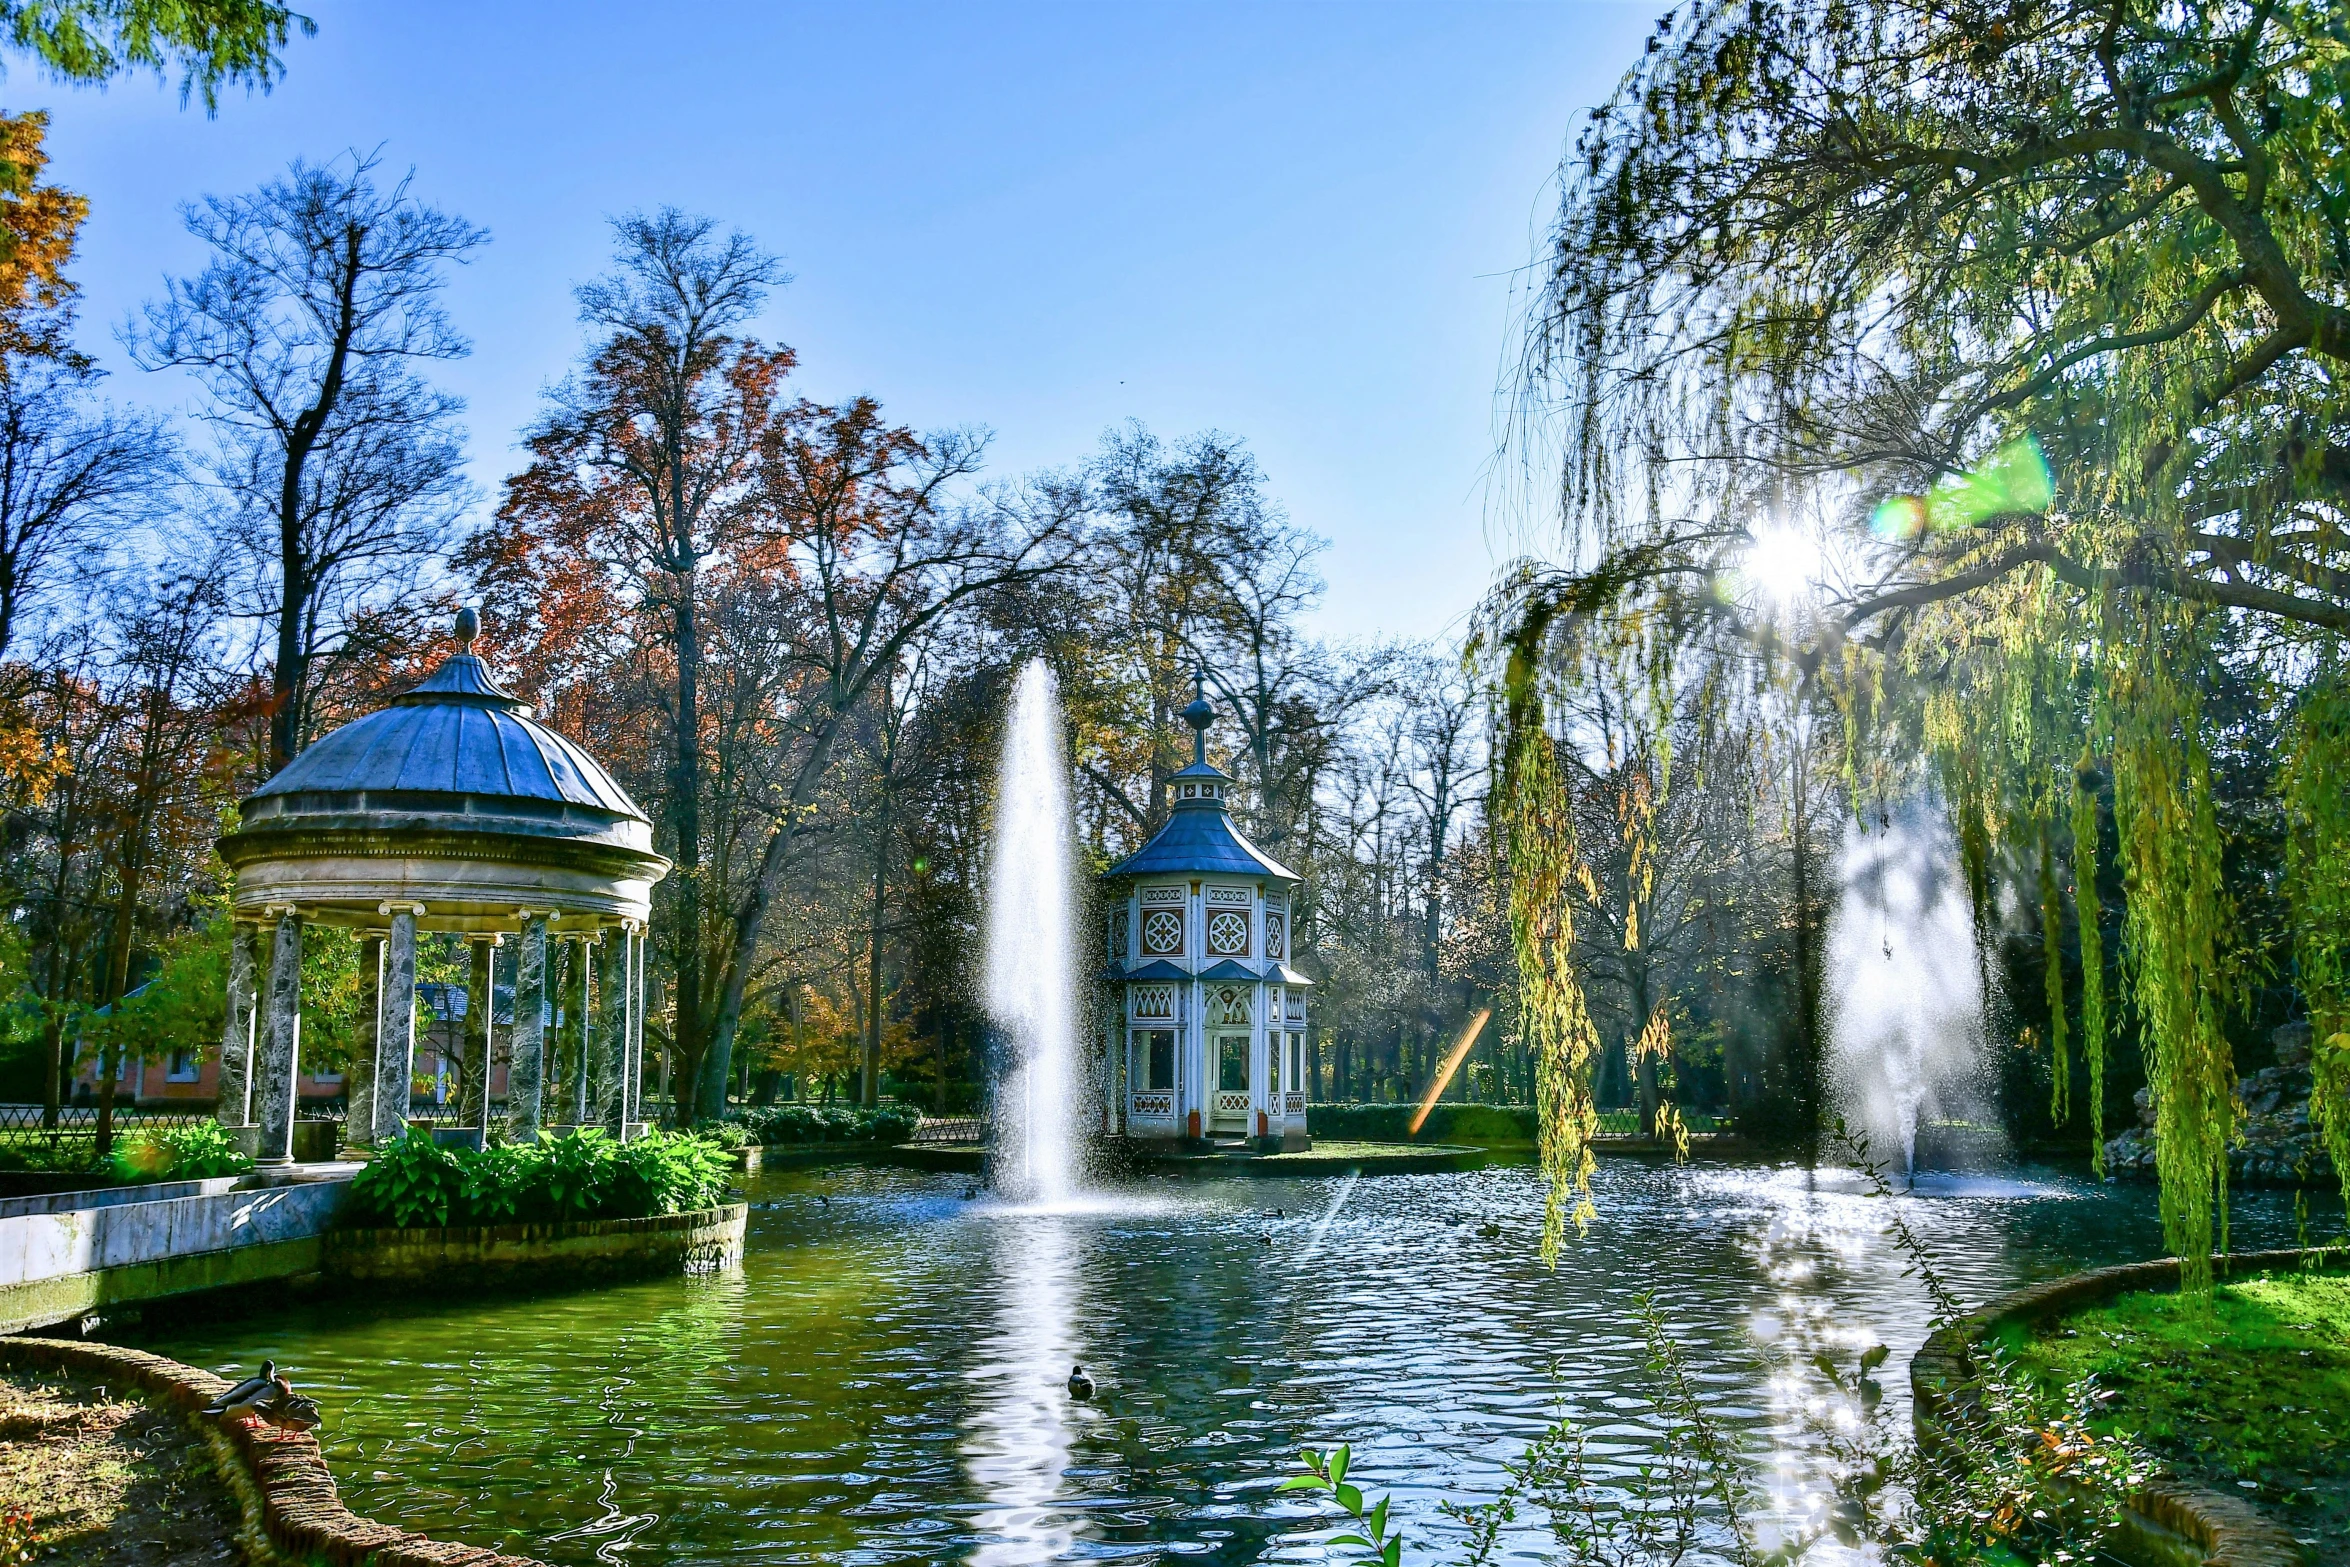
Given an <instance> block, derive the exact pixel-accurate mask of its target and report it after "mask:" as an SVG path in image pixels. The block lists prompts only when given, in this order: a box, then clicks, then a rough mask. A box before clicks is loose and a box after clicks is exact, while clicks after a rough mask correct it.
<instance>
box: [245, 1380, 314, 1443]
mask: <svg viewBox="0 0 2350 1567" xmlns="http://www.w3.org/2000/svg"><path fill="white" fill-rule="evenodd" d="M258 1413H259V1414H260V1416H261V1418H262V1419H264V1420H266V1421H268V1422H269V1423H270V1424H271V1425H273V1426H275V1427H277V1428H278V1429H279V1430H280V1431H315V1430H317V1429H318V1428H319V1426H321V1425H322V1424H324V1423H325V1421H326V1416H325V1415H323V1414H321V1413H320V1412H319V1408H318V1401H317V1400H316V1399H313V1398H305V1397H303V1396H302V1395H301V1394H299V1393H297V1392H295V1391H294V1387H293V1384H292V1383H290V1382H288V1381H287V1380H286V1379H285V1378H284V1377H279V1378H278V1379H277V1388H276V1391H275V1392H273V1393H271V1394H270V1396H269V1397H268V1398H267V1399H266V1400H264V1401H263V1403H262V1404H261V1405H260V1406H259V1410H258Z"/></svg>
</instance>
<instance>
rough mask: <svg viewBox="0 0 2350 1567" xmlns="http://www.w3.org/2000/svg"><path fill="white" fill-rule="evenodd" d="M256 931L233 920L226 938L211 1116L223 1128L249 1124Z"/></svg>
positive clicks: (248, 923)
mask: <svg viewBox="0 0 2350 1567" xmlns="http://www.w3.org/2000/svg"><path fill="white" fill-rule="evenodd" d="M259 938H260V928H259V927H258V926H256V925H254V924H253V923H252V921H250V920H236V921H234V922H232V923H231V925H230V926H229V937H228V1018H227V1020H226V1021H225V1022H223V1023H222V1024H221V1026H220V1075H219V1078H218V1082H219V1085H220V1104H219V1107H218V1108H217V1109H215V1110H214V1111H213V1116H214V1118H215V1119H217V1120H218V1121H219V1122H220V1124H221V1125H223V1126H250V1125H252V1124H253V1046H254V1043H255V1040H256V1035H257V1030H258V1020H259V1018H260V1012H261V1009H260V1006H259V1004H258V1003H259V1002H260V999H261V998H260V997H259V996H257V995H255V994H254V993H253V956H254V949H255V948H256V947H258V946H259V945H260V939H259Z"/></svg>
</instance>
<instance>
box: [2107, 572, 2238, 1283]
mask: <svg viewBox="0 0 2350 1567" xmlns="http://www.w3.org/2000/svg"><path fill="white" fill-rule="evenodd" d="M2157 618H2158V617H2157V615H2156V614H2155V613H2154V612H2152V611H2151V610H2150V611H2149V613H2148V615H2147V619H2148V620H2155V619H2157ZM2160 618H2164V619H2168V618H2170V617H2160ZM2135 629H2136V634H2135V635H2134V636H2132V637H2131V638H2130V640H2129V641H2127V642H2125V643H2123V644H2122V645H2121V646H2120V647H2119V648H2118V649H2117V656H2116V658H2115V660H2114V665H2115V667H2114V669H2113V670H2112V672H2111V674H2110V675H2109V677H2108V678H2109V686H2108V690H2109V693H2110V695H2109V700H2110V703H2111V707H2112V712H2113V778H2114V820H2115V822H2116V824H2117V825H2118V827H2119V829H2120V842H2121V861H2122V869H2123V885H2124V886H2125V888H2126V889H2127V891H2128V913H2127V918H2126V920H2125V923H2124V926H2123V930H2124V932H2125V934H2126V936H2127V939H2128V947H2127V953H2126V955H2127V958H2128V961H2129V971H2130V975H2131V978H2132V981H2133V991H2134V1000H2135V1001H2136V1004H2137V1012H2138V1016H2139V1017H2140V1018H2141V1019H2143V1020H2144V1030H2145V1031H2144V1037H2143V1045H2142V1048H2143V1051H2144V1054H2145V1057H2146V1081H2147V1087H2148V1089H2149V1091H2150V1092H2151V1094H2152V1097H2153V1100H2154V1112H2155V1123H2154V1129H2155V1162H2156V1171H2157V1174H2158V1175H2159V1177H2160V1180H2161V1186H2162V1196H2161V1207H2162V1233H2163V1240H2164V1242H2165V1243H2166V1244H2167V1245H2168V1246H2169V1247H2170V1249H2171V1251H2172V1252H2173V1253H2175V1254H2176V1255H2177V1256H2178V1257H2179V1258H2180V1260H2181V1265H2182V1270H2183V1271H2182V1273H2181V1283H2182V1287H2183V1288H2185V1289H2186V1290H2187V1291H2188V1292H2189V1293H2190V1294H2202V1293H2206V1292H2208V1291H2209V1289H2210V1288H2211V1254H2212V1250H2213V1232H2214V1228H2215V1225H2214V1218H2215V1215H2216V1217H2217V1220H2218V1225H2217V1228H2218V1230H2219V1244H2220V1245H2221V1246H2222V1247H2224V1246H2225V1244H2226V1228H2225V1226H2226V1215H2227V1208H2226V1194H2227V1180H2228V1139H2229V1137H2230V1136H2231V1135H2233V1133H2234V1131H2235V1119H2236V1068H2235V1059H2234V1053H2233V1052H2232V1051H2231V1049H2230V1048H2229V1045H2228V1039H2227V1035H2226V1034H2225V1033H2223V1032H2222V1031H2221V1029H2220V1025H2219V1008H2220V1005H2221V1000H2222V997H2223V995H2224V994H2225V989H2226V984H2227V978H2228V976H2227V974H2226V971H2225V969H2224V968H2223V950H2224V949H2223V941H2224V939H2225V932H2226V930H2227V927H2228V925H2229V922H2230V912H2229V909H2228V907H2227V902H2226V899H2225V898H2224V897H2223V896H2222V893H2221V888H2220V841H2219V825H2218V820H2217V818H2216V816H2215V815H2214V813H2213V808H2212V793H2211V759H2210V756H2209V755H2208V753H2207V752H2206V750H2205V748H2204V744H2203V737H2202V731H2201V726H2200V723H2199V718H2200V705H2199V703H2198V701H2197V699H2196V697H2195V695H2194V693H2193V691H2191V690H2190V689H2189V688H2188V687H2187V686H2186V685H2185V684H2184V683H2183V682H2182V681H2181V680H2180V678H2179V673H2180V670H2179V666H2180V664H2181V663H2182V662H2185V661H2187V660H2189V659H2191V658H2193V657H2194V655H2195V653H2196V651H2197V646H2196V643H2195V641H2194V639H2193V638H2192V636H2191V635H2190V634H2188V633H2186V632H2185V631H2184V630H2182V629H2180V628H2176V627H2172V628H2169V629H2170V631H2171V634H2170V635H2165V634H2164V630H2165V628H2163V627H2161V626H2140V627H2138V628H2135ZM2198 662H2199V660H2198ZM2189 667H2190V668H2192V667H2193V666H2192V665H2189Z"/></svg>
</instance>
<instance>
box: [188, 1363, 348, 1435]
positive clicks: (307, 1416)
mask: <svg viewBox="0 0 2350 1567" xmlns="http://www.w3.org/2000/svg"><path fill="white" fill-rule="evenodd" d="M204 1413H206V1414H208V1415H218V1416H220V1417H222V1418H224V1419H230V1420H248V1419H258V1420H261V1421H262V1422H264V1423H265V1424H268V1425H272V1426H275V1427H276V1428H277V1429H278V1430H280V1431H315V1430H317V1429H318V1428H319V1426H321V1425H322V1424H324V1423H325V1420H326V1417H325V1415H324V1414H322V1413H321V1412H320V1411H319V1408H318V1401H317V1400H316V1399H314V1398H306V1397H304V1396H303V1395H302V1394H300V1393H297V1392H295V1391H294V1384H293V1383H291V1382H288V1381H287V1380H286V1379H285V1376H284V1375H283V1374H282V1373H281V1372H279V1370H278V1369H277V1363H276V1362H275V1361H269V1360H264V1361H263V1362H261V1374H260V1375H259V1376H251V1377H247V1378H245V1380H244V1381H242V1382H239V1383H238V1384H237V1385H236V1386H235V1387H232V1388H230V1389H229V1390H228V1391H227V1392H225V1393H223V1394H221V1395H220V1396H219V1397H218V1398H216V1399H214V1400H213V1401H212V1402H211V1403H209V1404H207V1405H205V1406H204Z"/></svg>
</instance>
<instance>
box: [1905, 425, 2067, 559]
mask: <svg viewBox="0 0 2350 1567" xmlns="http://www.w3.org/2000/svg"><path fill="white" fill-rule="evenodd" d="M2055 504H2056V480H2055V477H2054V475H2052V474H2051V473H2050V472H2049V469H2048V458H2047V457H2046V456H2045V455H2044V454H2043V453H2042V452H2041V450H2040V443H2039V442H2038V441H2036V440H2034V439H2033V438H2032V437H2030V436H2028V435H2023V436H2018V437H2017V438H2016V439H2014V440H2012V441H2009V442H2008V443H2007V444H2006V445H2004V446H2002V447H2000V448H1999V449H1998V450H1997V451H1995V452H1993V453H1992V454H1991V455H1990V456H1988V457H1986V458H1984V459H1983V460H1982V461H1981V462H1980V463H1978V464H1976V465H1975V466H1974V467H1973V468H1972V469H1970V470H1969V471H1967V472H1965V473H1961V474H1954V475H1952V476H1951V477H1949V478H1947V479H1944V480H1942V481H1940V482H1939V483H1937V484H1936V485H1935V486H1934V488H1933V489H1932V490H1931V491H1930V492H1928V493H1927V494H1925V495H1889V496H1887V497H1886V498H1885V499H1884V500H1882V501H1879V502H1878V503H1877V509H1876V511H1875V512H1873V513H1872V514H1871V515H1870V517H1869V531H1870V532H1872V533H1874V534H1875V535H1876V536H1877V537H1878V538H1880V539H1883V540H1885V541H1886V542H1887V543H1903V542H1906V541H1908V540H1911V539H1916V538H1922V537H1923V536H1924V535H1925V534H1926V532H1927V531H1928V530H1929V529H1931V530H1933V531H1935V532H1950V531H1952V530H1955V529H1958V528H1972V527H1977V526H1979V525H1981V524H1983V523H1985V522H1988V521H1990V520H1991V519H1992V518H1994V517H2013V516H2018V515H2022V516H2032V517H2036V516H2039V515H2040V514H2042V513H2043V512H2045V511H2047V510H2048V508H2049V507H2051V506H2053V505H2055Z"/></svg>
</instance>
